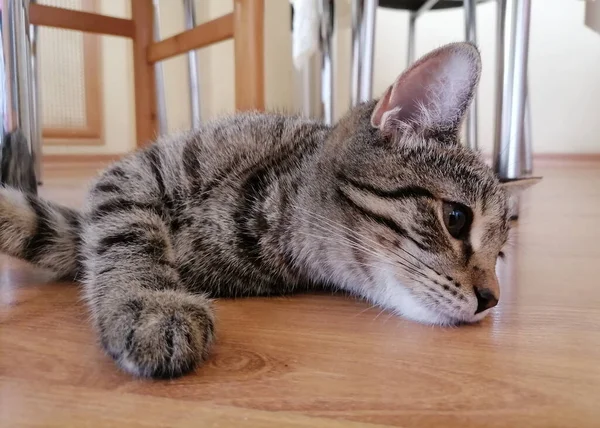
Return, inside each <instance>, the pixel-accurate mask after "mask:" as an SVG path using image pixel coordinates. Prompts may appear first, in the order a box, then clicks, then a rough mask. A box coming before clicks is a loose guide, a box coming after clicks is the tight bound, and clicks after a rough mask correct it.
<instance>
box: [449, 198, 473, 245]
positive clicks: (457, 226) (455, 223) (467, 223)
mask: <svg viewBox="0 0 600 428" xmlns="http://www.w3.org/2000/svg"><path fill="white" fill-rule="evenodd" d="M443 215H444V225H445V226H446V229H448V232H449V233H450V235H452V237H453V238H456V239H464V238H466V236H467V234H468V233H469V229H470V228H471V221H472V220H473V213H472V211H471V209H470V208H469V207H466V206H464V205H463V204H459V203H456V202H444V213H443Z"/></svg>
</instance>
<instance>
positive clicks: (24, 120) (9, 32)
mask: <svg viewBox="0 0 600 428" xmlns="http://www.w3.org/2000/svg"><path fill="white" fill-rule="evenodd" d="M29 3H30V2H29V0H2V2H1V6H2V7H1V9H0V14H1V15H2V17H1V18H2V19H1V22H2V25H0V32H1V38H2V44H1V46H0V63H1V64H0V98H1V99H0V113H1V119H2V123H1V124H0V132H1V133H2V135H1V138H0V183H2V184H6V185H9V186H11V187H16V188H20V189H22V190H24V191H27V192H31V193H37V185H38V183H37V177H36V171H35V170H36V162H39V157H40V155H41V153H39V151H38V150H39V148H40V145H41V144H40V141H39V137H40V129H39V120H38V117H37V115H38V111H37V108H36V107H37V106H36V103H37V95H36V94H35V93H34V91H35V89H36V86H35V83H36V82H35V76H34V67H35V63H34V58H33V57H32V51H31V36H32V35H34V34H32V32H31V27H30V24H29Z"/></svg>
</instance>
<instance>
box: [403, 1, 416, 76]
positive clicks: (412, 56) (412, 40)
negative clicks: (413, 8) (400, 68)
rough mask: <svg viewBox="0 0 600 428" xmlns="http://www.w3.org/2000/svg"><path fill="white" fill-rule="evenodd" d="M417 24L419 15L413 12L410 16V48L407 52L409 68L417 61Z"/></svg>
mask: <svg viewBox="0 0 600 428" xmlns="http://www.w3.org/2000/svg"><path fill="white" fill-rule="evenodd" d="M416 22H417V15H416V14H415V13H413V12H411V13H410V15H409V16H408V48H407V51H406V66H407V67H409V66H410V65H411V64H412V63H413V61H414V60H415V44H416V40H415V37H416V31H415V30H416Z"/></svg>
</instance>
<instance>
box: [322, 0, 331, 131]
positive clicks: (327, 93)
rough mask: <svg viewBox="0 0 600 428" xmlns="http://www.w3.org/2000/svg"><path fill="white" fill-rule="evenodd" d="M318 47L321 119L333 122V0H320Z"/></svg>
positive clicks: (328, 122)
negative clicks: (319, 56)
mask: <svg viewBox="0 0 600 428" xmlns="http://www.w3.org/2000/svg"><path fill="white" fill-rule="evenodd" d="M319 5H320V10H319V12H320V13H319V16H320V21H321V22H320V37H319V47H320V52H321V57H322V62H321V104H322V106H323V110H322V111H323V121H324V122H325V123H326V124H328V125H331V124H332V123H333V96H334V93H333V52H332V43H331V41H332V37H333V7H334V6H333V0H321V1H320V2H319Z"/></svg>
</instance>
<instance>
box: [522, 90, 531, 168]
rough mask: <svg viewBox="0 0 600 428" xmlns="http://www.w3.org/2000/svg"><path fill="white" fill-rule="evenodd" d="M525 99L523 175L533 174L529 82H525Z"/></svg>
mask: <svg viewBox="0 0 600 428" xmlns="http://www.w3.org/2000/svg"><path fill="white" fill-rule="evenodd" d="M525 90H526V99H525V120H524V121H523V127H524V129H523V138H524V140H525V141H524V144H523V162H522V165H523V175H531V174H532V173H533V137H532V130H531V98H530V96H529V82H527V87H526V88H525Z"/></svg>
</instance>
